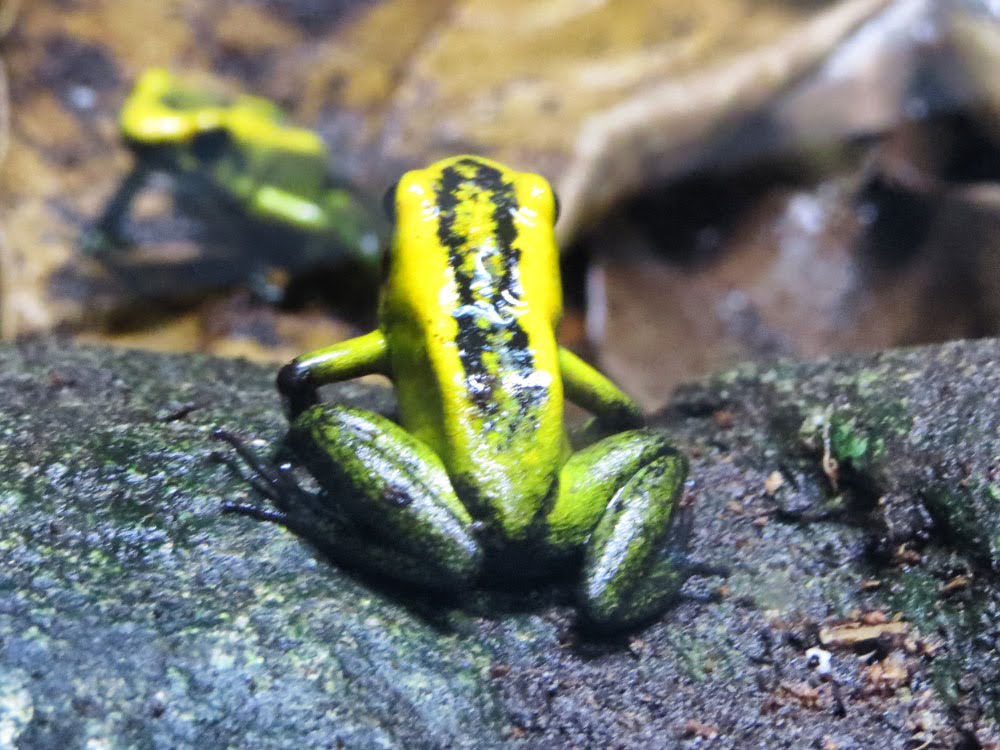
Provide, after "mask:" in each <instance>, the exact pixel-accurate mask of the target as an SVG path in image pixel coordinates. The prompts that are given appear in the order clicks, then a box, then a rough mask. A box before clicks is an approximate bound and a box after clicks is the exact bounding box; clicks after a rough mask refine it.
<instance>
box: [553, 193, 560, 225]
mask: <svg viewBox="0 0 1000 750" xmlns="http://www.w3.org/2000/svg"><path fill="white" fill-rule="evenodd" d="M552 204H553V209H552V223H553V224H555V223H556V222H557V221H559V195H558V194H557V193H556V191H555V190H553V191H552Z"/></svg>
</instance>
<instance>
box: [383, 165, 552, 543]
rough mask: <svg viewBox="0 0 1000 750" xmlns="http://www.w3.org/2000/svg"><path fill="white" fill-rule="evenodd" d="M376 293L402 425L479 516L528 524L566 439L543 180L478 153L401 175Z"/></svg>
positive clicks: (511, 531)
mask: <svg viewBox="0 0 1000 750" xmlns="http://www.w3.org/2000/svg"><path fill="white" fill-rule="evenodd" d="M395 208H396V214H397V215H396V234H395V237H394V241H393V248H392V250H391V258H390V263H389V271H388V273H389V276H388V278H387V283H386V286H385V291H384V294H383V299H382V320H383V328H384V331H385V334H386V336H387V338H388V341H389V350H390V359H391V362H390V365H391V370H392V376H393V380H394V381H395V383H396V387H397V391H398V393H399V400H400V412H401V417H402V421H403V423H404V425H405V426H406V427H407V428H408V429H410V430H411V431H412V432H413V433H414V434H416V435H417V436H418V437H420V438H421V439H423V440H424V441H426V442H427V443H429V444H430V445H431V446H432V447H433V448H434V450H435V451H436V452H437V453H438V455H439V456H441V458H442V460H443V461H444V463H445V466H446V467H447V468H448V473H449V475H450V476H451V477H452V481H453V482H454V483H455V486H456V489H457V490H458V491H459V493H460V495H462V496H463V500H465V502H466V503H467V504H468V505H469V507H470V510H471V511H472V512H473V514H474V515H477V516H478V517H480V518H481V519H482V520H484V521H487V522H490V523H492V524H494V525H495V526H496V529H497V531H498V532H499V533H502V534H503V535H504V536H505V537H508V538H509V537H517V536H520V535H521V534H523V533H524V532H525V531H526V530H527V528H528V526H529V525H530V523H531V521H532V520H533V519H535V518H536V517H537V515H538V512H539V511H540V510H541V509H542V508H543V506H544V505H545V503H546V501H547V499H548V498H549V494H550V492H551V491H552V489H553V487H554V484H555V477H556V475H557V473H558V470H559V467H560V464H561V458H562V455H563V450H564V433H563V425H562V403H563V395H562V381H561V380H560V377H559V371H558V347H557V344H556V340H555V326H556V324H557V322H558V318H559V315H560V307H561V291H560V285H559V270H558V250H557V248H556V244H555V237H554V232H553V224H554V219H555V215H554V214H555V208H554V198H553V196H552V192H551V189H550V188H549V186H548V183H547V182H545V180H544V179H543V178H541V177H538V176H537V175H532V174H526V173H519V172H513V171H510V170H508V169H506V168H504V167H503V166H501V165H499V164H497V163H495V162H492V161H489V160H486V159H482V158H480V157H455V158H452V159H448V160H445V161H442V162H438V163H437V164H435V165H432V166H431V167H429V168H428V169H426V170H420V171H415V172H409V173H407V174H406V175H405V176H404V177H403V179H402V180H401V181H400V184H399V185H398V187H397V189H396V192H395Z"/></svg>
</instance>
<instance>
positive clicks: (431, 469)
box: [288, 404, 482, 590]
mask: <svg viewBox="0 0 1000 750" xmlns="http://www.w3.org/2000/svg"><path fill="white" fill-rule="evenodd" d="M288 445H289V448H290V449H291V450H292V452H293V453H294V455H295V456H296V457H297V458H298V459H299V460H301V461H302V463H303V464H304V466H305V467H306V468H307V469H308V470H309V472H310V473H311V474H312V476H313V477H314V478H315V479H316V481H317V482H318V483H319V485H320V487H321V488H322V489H323V497H324V499H326V500H327V501H328V502H329V503H331V506H330V507H329V513H330V516H331V517H333V518H336V517H343V516H346V517H347V518H348V519H349V520H350V521H351V522H352V525H353V526H354V527H356V528H357V529H358V533H357V534H356V535H355V536H356V538H344V539H342V540H341V541H340V542H338V540H336V539H332V540H316V541H317V542H318V543H321V544H322V546H325V547H329V548H330V549H331V552H333V553H334V554H335V555H336V554H337V553H338V552H339V553H341V556H343V557H346V558H348V560H349V561H350V562H351V563H352V564H354V565H355V566H358V567H362V568H364V569H366V570H368V571H370V572H375V573H378V574H380V575H384V576H387V577H390V578H394V579H396V580H402V581H406V582H416V583H421V584H423V585H427V586H431V587H433V588H438V589H448V590H455V589H460V588H464V587H465V586H468V585H469V584H470V583H471V582H472V580H473V579H474V577H475V576H476V575H477V573H478V572H479V567H480V564H481V561H482V552H481V550H480V547H479V544H478V542H477V541H476V539H475V537H474V536H473V533H472V531H473V519H472V517H471V516H470V515H469V512H468V511H467V510H466V509H465V506H464V505H462V503H461V502H460V501H459V499H458V497H457V495H456V494H455V490H454V488H453V487H452V485H451V480H450V479H449V478H448V475H447V473H446V472H445V468H444V465H443V464H442V463H441V459H440V458H438V456H437V455H436V454H435V453H434V452H433V451H432V450H431V449H430V448H428V447H427V446H426V445H425V444H424V443H422V442H421V441H420V440H419V439H417V438H415V437H414V436H413V435H411V434H410V433H408V432H406V431H405V430H404V429H403V428H402V427H400V426H399V425H397V424H396V423H394V422H391V421H390V420H388V419H385V418H384V417H381V416H379V415H378V414H375V413H373V412H368V411H364V410H361V409H353V408H349V407H345V406H339V405H334V404H322V405H318V406H314V407H311V408H308V409H306V410H305V411H303V412H302V414H300V415H299V416H298V417H297V418H296V419H295V420H294V421H293V422H292V426H291V428H290V430H289V433H288ZM314 512H315V511H314ZM338 547H339V549H338Z"/></svg>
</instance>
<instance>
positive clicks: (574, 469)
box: [549, 430, 691, 630]
mask: <svg viewBox="0 0 1000 750" xmlns="http://www.w3.org/2000/svg"><path fill="white" fill-rule="evenodd" d="M687 470H688V464H687V460H686V459H685V458H684V456H683V455H682V454H680V453H678V452H677V451H676V450H675V449H674V448H672V447H671V446H670V445H669V444H668V443H667V442H666V440H665V439H664V438H663V436H662V435H660V434H658V433H656V432H654V431H652V430H631V431H628V432H623V433H619V434H617V435H613V436H611V437H609V438H606V439H604V440H601V441H599V442H597V443H595V444H594V445H592V446H590V447H588V448H586V449H584V450H582V451H580V452H578V453H576V454H574V455H573V456H571V457H570V459H569V460H568V461H567V462H566V465H565V466H564V467H563V471H562V474H561V475H560V492H559V498H558V500H557V502H556V504H555V506H554V507H553V509H552V511H551V513H550V515H549V522H550V528H551V530H552V531H551V539H550V543H551V544H552V545H553V546H555V547H557V548H558V547H569V546H578V545H579V546H583V547H584V564H583V576H582V581H581V586H580V590H579V599H580V609H581V612H582V614H583V616H584V618H585V620H586V621H587V622H588V624H590V625H592V626H594V627H596V628H598V629H602V630H608V629H615V628H626V627H630V626H632V625H634V624H637V623H639V622H642V621H644V620H647V619H649V618H650V617H652V616H654V615H655V614H657V613H659V612H660V611H662V610H663V609H664V608H665V607H666V606H667V604H668V603H669V602H670V600H671V599H672V598H674V597H675V596H676V594H677V591H678V589H679V588H680V586H681V584H682V583H683V582H684V580H685V578H687V577H688V576H689V575H691V571H690V569H688V567H687V566H686V564H685V563H684V560H685V559H686V558H684V556H683V552H684V549H685V547H686V545H687V538H688V536H689V534H690V515H689V513H688V512H679V510H678V505H679V502H680V499H681V496H682V494H683V489H684V479H685V477H686V476H687Z"/></svg>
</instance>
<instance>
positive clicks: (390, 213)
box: [382, 180, 399, 223]
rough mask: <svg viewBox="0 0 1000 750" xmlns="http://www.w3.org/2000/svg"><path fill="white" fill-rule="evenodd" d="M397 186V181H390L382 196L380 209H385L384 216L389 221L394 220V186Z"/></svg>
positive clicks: (393, 221)
mask: <svg viewBox="0 0 1000 750" xmlns="http://www.w3.org/2000/svg"><path fill="white" fill-rule="evenodd" d="M398 187H399V181H398V180H397V181H396V182H394V183H392V186H391V187H390V188H389V189H388V190H386V191H385V195H383V196H382V209H383V210H384V211H385V216H386V218H387V219H389V221H390V222H391V223H395V221H396V188H398Z"/></svg>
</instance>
